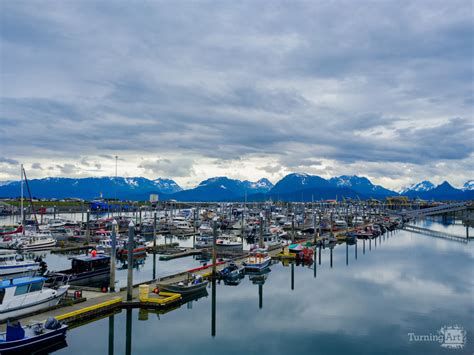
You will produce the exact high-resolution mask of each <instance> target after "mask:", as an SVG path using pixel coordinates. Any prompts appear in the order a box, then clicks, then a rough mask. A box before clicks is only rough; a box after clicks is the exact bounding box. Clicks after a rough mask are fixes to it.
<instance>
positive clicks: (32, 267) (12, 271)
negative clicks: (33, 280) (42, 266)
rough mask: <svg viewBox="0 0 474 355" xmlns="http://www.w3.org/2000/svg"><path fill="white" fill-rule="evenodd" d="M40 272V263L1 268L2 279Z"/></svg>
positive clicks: (3, 266)
mask: <svg viewBox="0 0 474 355" xmlns="http://www.w3.org/2000/svg"><path fill="white" fill-rule="evenodd" d="M37 270H39V264H38V263H30V264H24V265H2V266H0V277H5V276H11V275H17V274H24V273H28V272H33V271H37Z"/></svg>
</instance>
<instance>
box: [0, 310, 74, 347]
mask: <svg viewBox="0 0 474 355" xmlns="http://www.w3.org/2000/svg"><path fill="white" fill-rule="evenodd" d="M66 331H67V325H66V324H62V323H60V322H58V321H57V320H56V319H55V318H49V319H48V320H47V321H46V322H45V323H44V324H43V323H34V324H30V325H27V326H21V325H20V322H16V323H10V322H8V324H7V330H6V332H2V333H0V353H1V354H29V353H31V352H32V351H33V350H35V349H38V348H41V347H44V346H45V345H47V344H52V343H56V342H58V341H60V340H64V338H65V336H66Z"/></svg>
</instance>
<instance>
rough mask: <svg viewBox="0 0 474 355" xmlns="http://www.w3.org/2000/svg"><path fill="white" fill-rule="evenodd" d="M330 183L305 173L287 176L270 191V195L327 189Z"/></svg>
mask: <svg viewBox="0 0 474 355" xmlns="http://www.w3.org/2000/svg"><path fill="white" fill-rule="evenodd" d="M329 186H330V183H329V182H328V181H327V180H325V179H323V178H322V177H319V176H316V175H309V174H306V173H293V174H288V175H286V176H285V177H283V178H282V179H281V180H280V181H278V182H277V183H276V184H275V186H273V188H272V189H271V193H272V194H279V193H290V192H295V191H298V190H304V189H311V188H322V187H329Z"/></svg>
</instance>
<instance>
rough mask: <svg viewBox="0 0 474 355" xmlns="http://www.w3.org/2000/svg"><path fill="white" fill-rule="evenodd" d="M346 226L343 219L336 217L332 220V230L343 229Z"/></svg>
mask: <svg viewBox="0 0 474 355" xmlns="http://www.w3.org/2000/svg"><path fill="white" fill-rule="evenodd" d="M347 228H348V226H347V222H346V221H345V220H343V219H336V220H335V221H334V228H333V229H334V230H335V231H338V230H343V229H347Z"/></svg>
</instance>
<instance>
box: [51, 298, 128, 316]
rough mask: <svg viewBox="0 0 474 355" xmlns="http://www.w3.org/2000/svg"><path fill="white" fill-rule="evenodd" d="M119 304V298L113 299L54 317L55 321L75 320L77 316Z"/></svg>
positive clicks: (120, 299)
mask: <svg viewBox="0 0 474 355" xmlns="http://www.w3.org/2000/svg"><path fill="white" fill-rule="evenodd" d="M121 302H122V298H121V297H114V298H113V299H111V300H109V301H105V302H101V303H98V304H95V305H92V306H89V307H85V308H81V309H78V310H76V311H72V312H68V313H64V314H60V315H58V316H56V317H55V318H56V319H57V320H68V319H71V318H76V317H78V316H81V315H84V314H86V313H94V312H99V311H100V310H102V309H104V308H107V307H110V306H113V305H118V304H119V303H121Z"/></svg>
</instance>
